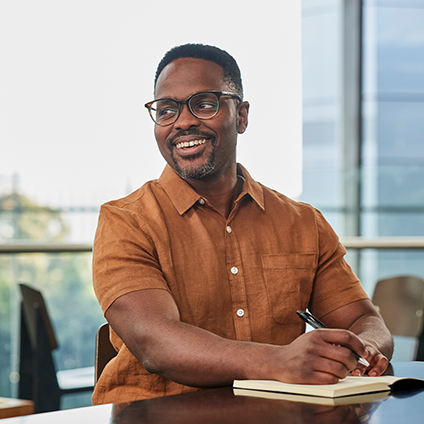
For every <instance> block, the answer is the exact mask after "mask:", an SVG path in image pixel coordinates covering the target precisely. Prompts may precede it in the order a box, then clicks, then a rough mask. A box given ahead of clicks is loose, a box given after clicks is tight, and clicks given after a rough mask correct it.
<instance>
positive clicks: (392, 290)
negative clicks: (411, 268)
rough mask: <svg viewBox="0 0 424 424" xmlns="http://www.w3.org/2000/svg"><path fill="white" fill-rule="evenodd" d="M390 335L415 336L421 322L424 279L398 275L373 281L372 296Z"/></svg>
mask: <svg viewBox="0 0 424 424" xmlns="http://www.w3.org/2000/svg"><path fill="white" fill-rule="evenodd" d="M372 301H373V303H374V305H375V306H376V307H377V309H378V310H379V312H380V314H381V315H382V317H383V319H384V321H385V323H386V325H387V327H388V329H389V330H390V332H391V333H392V334H393V335H397V336H408V337H416V338H419V337H420V336H421V335H422V333H423V324H424V280H422V279H421V278H418V277H414V276H399V277H393V278H387V279H384V280H380V281H378V282H377V285H376V286H375V290H374V294H373V297H372Z"/></svg>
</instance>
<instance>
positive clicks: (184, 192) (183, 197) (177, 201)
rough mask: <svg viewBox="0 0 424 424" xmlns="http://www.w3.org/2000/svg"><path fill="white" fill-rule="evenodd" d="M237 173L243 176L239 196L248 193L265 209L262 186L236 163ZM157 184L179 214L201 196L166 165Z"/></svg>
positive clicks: (185, 210)
mask: <svg viewBox="0 0 424 424" xmlns="http://www.w3.org/2000/svg"><path fill="white" fill-rule="evenodd" d="M237 174H238V175H241V176H242V178H244V184H243V191H242V193H241V194H240V196H239V198H241V197H243V196H245V195H246V194H247V195H249V196H250V197H251V198H252V199H253V200H254V201H255V202H256V203H257V204H258V206H259V207H260V208H261V209H265V202H264V194H263V189H262V186H261V185H260V184H259V183H258V182H256V181H254V180H253V178H252V177H251V176H250V174H249V173H248V172H247V171H246V169H245V168H244V167H243V166H242V165H240V164H237ZM158 182H159V185H160V186H161V187H162V188H163V189H164V190H165V192H166V194H167V195H168V196H169V198H170V199H171V201H172V203H173V204H174V206H175V208H176V209H177V211H178V213H179V214H180V215H183V214H184V213H185V212H187V211H188V210H189V209H190V208H191V207H192V206H193V205H194V204H195V203H196V202H198V201H199V199H200V198H201V197H202V196H200V195H199V194H197V193H196V192H195V191H194V190H193V188H192V187H191V186H190V185H189V184H188V183H187V182H186V181H184V180H183V179H182V178H181V177H180V176H179V175H177V174H176V173H175V171H174V170H173V169H172V168H171V167H170V166H169V165H166V166H165V169H164V170H163V172H162V175H161V176H160V177H159V180H158Z"/></svg>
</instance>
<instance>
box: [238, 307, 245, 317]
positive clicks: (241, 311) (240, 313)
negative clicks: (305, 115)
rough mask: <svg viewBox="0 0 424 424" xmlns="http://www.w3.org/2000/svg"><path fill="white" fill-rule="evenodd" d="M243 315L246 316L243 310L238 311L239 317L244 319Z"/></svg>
mask: <svg viewBox="0 0 424 424" xmlns="http://www.w3.org/2000/svg"><path fill="white" fill-rule="evenodd" d="M243 315H244V311H243V309H238V310H237V316H239V317H242V316H243Z"/></svg>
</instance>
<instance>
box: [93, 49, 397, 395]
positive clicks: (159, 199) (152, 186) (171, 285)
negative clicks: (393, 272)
mask: <svg viewBox="0 0 424 424" xmlns="http://www.w3.org/2000/svg"><path fill="white" fill-rule="evenodd" d="M154 92H155V99H156V100H155V101H153V102H150V103H148V104H147V105H146V107H148V108H149V112H150V114H151V116H152V118H153V120H154V121H155V129H154V132H155V137H156V141H157V143H158V146H159V150H160V152H161V154H162V156H163V157H164V158H165V160H166V162H167V166H166V167H165V170H164V172H163V174H162V175H161V177H160V178H159V179H158V180H154V181H151V182H148V183H147V184H145V185H144V186H143V187H141V188H140V189H139V190H137V191H136V192H134V193H132V194H131V195H129V196H127V197H126V198H124V199H121V200H117V201H113V202H109V203H107V204H106V205H103V206H102V209H101V213H100V217H99V225H98V229H97V233H96V239H95V244H94V257H93V272H94V288H95V291H96V295H97V297H98V299H99V302H100V304H101V306H102V308H103V311H104V313H105V316H106V319H107V320H108V322H109V323H110V325H111V328H112V329H113V331H112V332H111V340H112V342H113V344H114V346H115V348H116V349H117V350H118V355H117V357H116V358H114V359H113V360H112V361H111V362H110V363H109V364H108V365H107V366H106V368H105V370H104V371H103V373H102V376H101V378H100V380H99V382H98V383H97V386H96V389H95V392H94V395H93V402H94V403H106V402H122V401H131V400H136V399H142V398H148V397H156V396H163V395H171V394H177V393H183V392H187V391H193V390H198V389H199V388H203V387H213V386H220V385H228V384H231V383H232V381H233V380H234V379H277V380H281V381H284V382H297V383H312V384H325V383H335V382H337V381H338V380H339V379H341V378H344V377H345V376H346V375H347V374H348V373H349V372H352V373H353V374H357V375H359V374H363V373H364V372H365V371H368V374H369V375H380V374H381V373H382V372H383V371H384V370H385V369H386V367H387V365H388V360H389V359H390V358H391V354H392V349H393V346H392V339H391V336H390V334H389V332H388V330H387V329H386V327H385V326H384V323H383V322H382V319H381V317H380V316H379V314H378V313H377V312H376V310H375V309H374V307H373V305H372V303H371V302H370V300H369V299H368V297H367V296H366V294H365V292H364V291H363V289H362V287H361V286H360V283H359V281H358V280H357V278H356V277H355V275H354V274H353V273H352V271H351V269H350V268H349V266H348V265H347V264H346V263H345V261H344V259H343V256H344V254H345V250H344V248H343V247H342V246H341V245H340V243H339V242H338V238H337V236H336V235H335V234H334V232H333V231H332V229H331V228H330V226H329V225H328V223H327V222H326V221H325V220H324V218H323V217H322V215H321V214H320V213H319V212H318V211H316V210H315V209H313V208H312V207H311V206H309V205H306V204H302V203H297V202H294V201H292V200H290V199H288V198H286V197H285V196H283V195H281V194H279V193H277V192H275V191H272V190H270V189H268V188H266V187H264V186H262V185H261V184H259V183H257V182H255V181H254V180H253V179H252V178H251V177H250V175H249V174H248V172H247V171H246V170H245V169H244V168H243V167H242V166H241V165H238V164H237V162H236V144H237V136H238V134H242V133H243V132H244V131H245V130H246V128H247V124H248V112H249V104H248V102H246V101H243V90H242V84H241V77H240V71H239V69H238V66H237V64H236V62H235V61H234V59H233V58H232V57H231V56H230V55H228V53H226V52H224V51H222V50H220V49H218V48H215V47H211V46H203V45H184V46H179V47H177V48H175V49H172V50H171V51H169V52H168V53H167V54H166V55H165V56H164V58H163V59H162V61H161V63H160V64H159V66H158V69H157V72H156V78H155V90H154ZM268 100H269V99H268ZM269 113H270V121H269V122H268V123H267V125H272V123H273V116H272V113H273V109H272V108H270V110H269ZM257 142H258V148H267V147H269V144H267V140H258V141H257ZM270 154H272V152H270ZM307 308H308V309H309V310H310V311H311V312H312V313H313V314H315V315H316V316H317V317H318V318H319V319H321V320H323V321H324V323H325V324H326V325H327V326H328V327H332V328H330V329H324V330H315V331H312V332H308V333H306V334H303V333H304V330H305V326H304V323H303V322H302V321H301V320H300V319H299V317H298V316H297V315H296V310H298V309H301V310H305V309H307ZM349 348H350V349H349ZM351 349H352V350H353V351H355V352H356V353H357V354H359V355H361V356H363V357H364V358H365V359H367V360H368V362H369V363H370V366H369V367H368V370H365V367H364V366H363V365H361V364H358V362H357V360H356V359H355V356H354V354H353V353H352V350H351Z"/></svg>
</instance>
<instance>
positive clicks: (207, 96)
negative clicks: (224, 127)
mask: <svg viewBox="0 0 424 424" xmlns="http://www.w3.org/2000/svg"><path fill="white" fill-rule="evenodd" d="M180 107H181V106H180V105H179V104H178V103H177V102H176V101H175V100H172V99H164V100H157V101H155V102H153V103H152V105H151V107H150V110H151V113H152V117H153V119H154V120H155V122H157V123H158V124H162V125H163V124H168V123H172V122H174V121H175V120H176V119H177V118H178V114H179V109H180ZM188 107H189V109H190V111H191V112H192V113H193V115H194V116H196V117H197V118H200V119H209V118H212V117H213V116H215V115H216V113H217V112H218V108H219V100H218V97H217V96H216V95H215V94H214V93H199V94H195V95H194V96H193V97H191V98H190V100H189V101H188Z"/></svg>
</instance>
